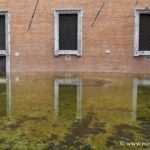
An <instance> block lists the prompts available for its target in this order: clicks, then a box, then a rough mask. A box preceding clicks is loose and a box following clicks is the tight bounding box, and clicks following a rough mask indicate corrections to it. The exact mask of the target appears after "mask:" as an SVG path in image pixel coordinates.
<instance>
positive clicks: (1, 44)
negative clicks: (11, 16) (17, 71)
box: [0, 15, 6, 50]
mask: <svg viewBox="0 0 150 150" xmlns="http://www.w3.org/2000/svg"><path fill="white" fill-rule="evenodd" d="M5 49H6V45H5V16H4V15H0V50H5Z"/></svg>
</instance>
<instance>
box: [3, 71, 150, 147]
mask: <svg viewBox="0 0 150 150" xmlns="http://www.w3.org/2000/svg"><path fill="white" fill-rule="evenodd" d="M137 142H138V143H137ZM132 144H138V145H132ZM139 144H140V145H139ZM109 149H110V150H128V149H135V150H140V149H146V150H148V149H150V76H148V75H147V76H146V75H145V76H144V75H143V76H142V75H140V76H138V75H124V74H120V75H119V74H98V73H97V74H96V73H83V74H69V73H67V74H63V73H28V74H27V73H26V74H25V73H14V74H11V78H9V77H5V76H2V75H1V76H0V150H109Z"/></svg>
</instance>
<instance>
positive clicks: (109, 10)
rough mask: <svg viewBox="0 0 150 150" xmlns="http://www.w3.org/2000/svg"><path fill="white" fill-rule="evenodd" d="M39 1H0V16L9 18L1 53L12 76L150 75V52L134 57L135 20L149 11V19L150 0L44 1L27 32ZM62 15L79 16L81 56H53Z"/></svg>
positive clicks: (40, 2)
mask: <svg viewBox="0 0 150 150" xmlns="http://www.w3.org/2000/svg"><path fill="white" fill-rule="evenodd" d="M36 3H37V0H11V1H10V0H0V13H1V14H2V15H3V13H4V14H6V18H7V19H6V21H5V23H6V24H8V25H6V28H7V30H6V31H7V32H6V37H5V38H7V40H6V45H7V46H6V49H7V52H6V53H5V52H1V53H0V55H7V56H6V57H7V68H10V71H11V72H23V71H26V72H27V71H29V72H33V71H36V72H39V71H78V72H135V73H150V67H149V65H150V58H149V53H148V52H147V51H148V50H147V49H146V53H139V54H137V55H138V56H137V55H136V54H135V49H136V44H137V43H136V42H137V41H136V36H138V34H136V33H135V30H136V25H135V24H136V23H137V22H138V21H137V22H136V17H139V16H140V14H141V13H142V12H146V14H147V16H148V17H147V18H149V9H148V8H150V1H149V0H139V1H137V0H101V1H100V0H82V1H81V0H72V1H71V0H54V1H51V0H40V1H39V3H38V6H37V9H36V11H35V15H34V18H33V20H32V24H31V27H30V29H29V25H30V22H31V18H32V15H33V12H34V9H35V6H36ZM136 9H137V11H136ZM57 11H58V14H56V12H57ZM61 11H64V12H65V11H68V14H69V12H75V14H77V15H78V16H77V17H78V23H79V26H78V34H80V38H79V37H78V39H77V42H79V43H78V44H79V45H78V48H79V47H80V53H79V55H78V54H75V55H74V54H73V55H72V54H71V53H69V52H68V53H66V54H69V55H66V54H65V53H63V54H60V55H57V54H56V53H55V52H56V51H55V49H57V48H56V47H57V46H56V45H57V43H56V38H58V37H56V36H57V35H56V26H57V18H56V15H59V13H60V12H61ZM138 11H139V12H140V11H141V13H139V16H138ZM78 13H80V14H78ZM136 13H137V14H136ZM136 15H137V16H136ZM140 17H141V16H140ZM79 19H80V22H79ZM135 22H136V23H135ZM137 26H138V25H137ZM79 27H80V28H79ZM28 29H29V30H28ZM69 32H70V31H69ZM58 36H59V33H58ZM147 36H148V35H147ZM137 50H138V48H137ZM149 50H150V49H149ZM143 51H144V50H143ZM71 52H72V51H71ZM9 58H10V62H9ZM9 63H10V67H9ZM8 70H9V69H8Z"/></svg>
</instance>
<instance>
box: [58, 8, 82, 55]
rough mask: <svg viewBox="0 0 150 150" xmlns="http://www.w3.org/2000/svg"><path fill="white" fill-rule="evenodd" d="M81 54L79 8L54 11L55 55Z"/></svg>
mask: <svg viewBox="0 0 150 150" xmlns="http://www.w3.org/2000/svg"><path fill="white" fill-rule="evenodd" d="M68 54H69V55H77V56H81V55H82V13H81V10H56V11H55V55H68Z"/></svg>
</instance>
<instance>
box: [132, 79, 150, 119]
mask: <svg viewBox="0 0 150 150" xmlns="http://www.w3.org/2000/svg"><path fill="white" fill-rule="evenodd" d="M132 105H133V119H134V121H136V120H139V121H149V120H150V115H149V114H150V79H134V81H133V103H132Z"/></svg>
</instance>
